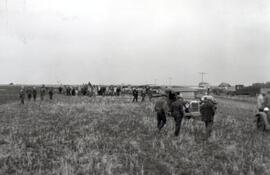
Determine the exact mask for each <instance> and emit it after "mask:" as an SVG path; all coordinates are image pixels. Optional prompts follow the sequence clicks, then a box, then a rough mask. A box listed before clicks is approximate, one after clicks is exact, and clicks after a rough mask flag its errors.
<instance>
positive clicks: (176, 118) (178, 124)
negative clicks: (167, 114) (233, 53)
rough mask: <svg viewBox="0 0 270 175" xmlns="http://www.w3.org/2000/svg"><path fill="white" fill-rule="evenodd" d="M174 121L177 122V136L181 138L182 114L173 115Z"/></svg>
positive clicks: (175, 133)
mask: <svg viewBox="0 0 270 175" xmlns="http://www.w3.org/2000/svg"><path fill="white" fill-rule="evenodd" d="M173 118H174V121H175V132H174V135H175V136H179V133H180V129H181V123H182V119H183V117H182V115H181V114H174V115H173Z"/></svg>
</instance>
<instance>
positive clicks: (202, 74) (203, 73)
mask: <svg viewBox="0 0 270 175" xmlns="http://www.w3.org/2000/svg"><path fill="white" fill-rule="evenodd" d="M199 74H201V76H202V82H204V81H203V76H204V75H205V74H207V73H206V72H199Z"/></svg>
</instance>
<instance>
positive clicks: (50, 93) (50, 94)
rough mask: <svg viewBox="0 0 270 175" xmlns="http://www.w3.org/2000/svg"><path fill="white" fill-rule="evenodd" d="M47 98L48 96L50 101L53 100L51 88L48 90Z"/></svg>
mask: <svg viewBox="0 0 270 175" xmlns="http://www.w3.org/2000/svg"><path fill="white" fill-rule="evenodd" d="M49 96H50V100H52V99H53V88H52V87H51V88H50V89H49Z"/></svg>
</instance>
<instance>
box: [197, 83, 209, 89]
mask: <svg viewBox="0 0 270 175" xmlns="http://www.w3.org/2000/svg"><path fill="white" fill-rule="evenodd" d="M199 87H200V88H206V89H207V88H210V84H209V83H207V82H200V83H199Z"/></svg>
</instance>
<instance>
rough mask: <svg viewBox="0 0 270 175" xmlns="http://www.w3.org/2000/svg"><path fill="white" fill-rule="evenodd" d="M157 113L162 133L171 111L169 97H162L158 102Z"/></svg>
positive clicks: (158, 125)
mask: <svg viewBox="0 0 270 175" xmlns="http://www.w3.org/2000/svg"><path fill="white" fill-rule="evenodd" d="M155 111H156V113H157V127H158V129H159V131H160V130H161V129H162V128H163V126H164V125H165V124H166V121H167V120H166V113H168V111H169V108H168V103H167V97H162V98H161V99H160V100H158V101H157V102H156V104H155Z"/></svg>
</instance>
